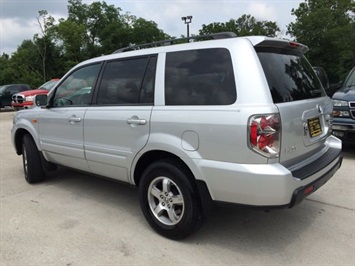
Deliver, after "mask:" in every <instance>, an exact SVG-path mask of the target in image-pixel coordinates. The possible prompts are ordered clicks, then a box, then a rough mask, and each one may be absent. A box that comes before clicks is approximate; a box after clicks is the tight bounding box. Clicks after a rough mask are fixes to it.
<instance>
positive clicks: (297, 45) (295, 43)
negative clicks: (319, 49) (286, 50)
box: [288, 42, 301, 48]
mask: <svg viewBox="0 0 355 266" xmlns="http://www.w3.org/2000/svg"><path fill="white" fill-rule="evenodd" d="M288 45H289V46H292V47H295V48H297V47H300V46H301V45H300V44H299V43H297V42H289V43H288Z"/></svg>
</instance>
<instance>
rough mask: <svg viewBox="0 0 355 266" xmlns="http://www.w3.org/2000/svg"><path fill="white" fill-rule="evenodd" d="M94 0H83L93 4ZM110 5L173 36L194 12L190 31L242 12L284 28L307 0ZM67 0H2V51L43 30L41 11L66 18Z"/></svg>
mask: <svg viewBox="0 0 355 266" xmlns="http://www.w3.org/2000/svg"><path fill="white" fill-rule="evenodd" d="M92 2H93V1H92V0H82V3H85V4H90V3H92ZM105 2H106V3H107V4H109V5H114V6H116V7H120V8H121V9H122V13H126V12H129V13H130V14H131V15H135V16H136V17H141V18H144V19H146V20H148V21H154V22H156V23H157V24H158V28H159V29H161V30H163V31H164V32H165V33H167V34H169V35H170V36H176V37H180V36H181V35H182V34H184V35H186V31H187V28H186V25H185V24H184V21H182V19H181V17H184V16H192V17H193V18H192V21H191V23H190V24H189V27H190V34H198V31H199V30H200V29H201V28H202V25H203V24H206V25H207V24H210V23H213V22H227V21H229V20H230V19H237V18H239V17H240V16H242V15H243V14H250V15H252V16H254V17H255V18H256V19H258V20H271V21H275V22H276V23H277V25H278V26H279V28H280V29H281V32H282V33H283V34H285V33H286V30H287V28H286V27H287V25H288V24H289V23H290V22H292V21H294V20H295V16H292V15H291V10H292V8H295V9H296V8H298V6H299V4H300V3H301V2H304V0H258V1H253V0H106V1H105ZM67 5H68V2H67V0H0V55H2V54H3V53H6V54H9V55H11V54H12V53H13V52H15V51H16V50H17V47H18V46H19V45H20V44H21V43H22V41H23V40H25V39H32V38H33V35H34V34H36V33H39V32H40V28H39V25H38V22H37V20H36V17H38V11H40V10H47V11H48V13H49V15H51V16H53V17H54V18H55V19H56V20H57V21H58V19H59V18H66V17H67V15H68V11H67Z"/></svg>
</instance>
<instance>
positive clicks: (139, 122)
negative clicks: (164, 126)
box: [127, 115, 147, 125]
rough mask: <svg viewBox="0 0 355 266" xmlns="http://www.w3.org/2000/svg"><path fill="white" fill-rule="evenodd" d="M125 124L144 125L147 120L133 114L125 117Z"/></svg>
mask: <svg viewBox="0 0 355 266" xmlns="http://www.w3.org/2000/svg"><path fill="white" fill-rule="evenodd" d="M127 124H129V125H145V124H147V120H145V119H139V118H138V116H136V115H134V116H132V117H131V118H129V119H127Z"/></svg>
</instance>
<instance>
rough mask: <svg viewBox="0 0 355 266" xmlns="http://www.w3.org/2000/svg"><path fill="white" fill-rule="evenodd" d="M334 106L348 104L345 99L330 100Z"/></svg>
mask: <svg viewBox="0 0 355 266" xmlns="http://www.w3.org/2000/svg"><path fill="white" fill-rule="evenodd" d="M332 102H333V105H334V106H348V102H347V101H340V100H332Z"/></svg>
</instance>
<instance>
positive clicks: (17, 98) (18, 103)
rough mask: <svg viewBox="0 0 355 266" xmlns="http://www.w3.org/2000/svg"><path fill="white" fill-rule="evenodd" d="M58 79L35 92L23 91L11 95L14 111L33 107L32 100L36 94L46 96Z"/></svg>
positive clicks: (48, 82)
mask: <svg viewBox="0 0 355 266" xmlns="http://www.w3.org/2000/svg"><path fill="white" fill-rule="evenodd" d="M58 81H59V79H51V80H50V81H47V82H46V83H44V84H43V85H41V86H39V87H38V89H36V90H29V91H23V92H20V93H16V94H14V95H12V102H11V105H12V107H13V108H14V109H15V110H19V109H27V108H28V107H30V106H32V105H33V98H34V96H35V95H38V94H48V93H49V92H50V90H51V89H52V88H53V87H54V86H55V85H56V84H57V83H58Z"/></svg>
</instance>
